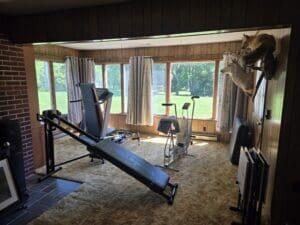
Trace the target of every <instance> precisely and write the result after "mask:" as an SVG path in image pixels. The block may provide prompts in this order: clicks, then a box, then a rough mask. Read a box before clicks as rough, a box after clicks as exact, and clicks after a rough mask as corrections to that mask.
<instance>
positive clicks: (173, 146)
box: [158, 96, 199, 171]
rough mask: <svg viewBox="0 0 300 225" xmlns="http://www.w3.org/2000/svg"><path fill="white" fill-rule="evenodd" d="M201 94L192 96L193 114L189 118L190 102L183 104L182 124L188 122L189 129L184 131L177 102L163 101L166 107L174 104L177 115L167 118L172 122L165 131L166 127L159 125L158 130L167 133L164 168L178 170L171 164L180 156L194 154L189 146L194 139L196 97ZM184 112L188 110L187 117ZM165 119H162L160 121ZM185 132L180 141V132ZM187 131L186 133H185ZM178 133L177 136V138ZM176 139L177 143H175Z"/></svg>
mask: <svg viewBox="0 0 300 225" xmlns="http://www.w3.org/2000/svg"><path fill="white" fill-rule="evenodd" d="M198 98H199V96H192V97H191V99H192V102H193V103H192V105H193V106H192V114H191V118H189V107H190V105H191V104H190V103H189V102H185V103H184V104H183V106H182V120H183V121H182V124H183V123H184V121H185V122H186V123H187V130H184V131H182V130H181V129H182V127H180V123H179V122H178V116H177V106H176V104H175V103H163V104H162V106H165V107H171V106H174V111H175V117H174V116H171V117H168V118H166V120H167V121H168V122H169V123H170V126H169V128H168V130H165V131H163V130H164V129H160V124H159V127H158V131H160V132H163V133H165V134H167V140H166V143H165V146H164V161H163V166H162V167H164V168H169V169H171V170H174V171H178V170H177V169H174V168H171V167H170V166H171V164H172V163H174V162H175V161H176V160H177V159H178V158H179V157H181V156H193V155H190V154H189V153H188V148H189V146H190V144H193V141H192V137H193V134H192V126H193V120H194V112H195V104H196V103H195V99H198ZM184 112H186V117H185V116H184V115H183V114H184ZM163 120H164V119H161V120H160V123H161V122H162V121H163ZM180 132H181V134H182V132H184V134H183V138H182V142H179V141H178V139H179V134H180ZM185 132H186V133H185ZM175 135H176V138H175ZM175 139H176V143H175Z"/></svg>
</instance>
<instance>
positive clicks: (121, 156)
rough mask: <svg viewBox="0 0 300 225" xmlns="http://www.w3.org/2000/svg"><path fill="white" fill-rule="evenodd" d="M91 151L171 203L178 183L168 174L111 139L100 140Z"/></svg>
mask: <svg viewBox="0 0 300 225" xmlns="http://www.w3.org/2000/svg"><path fill="white" fill-rule="evenodd" d="M92 151H93V153H94V154H95V155H97V154H99V156H100V157H103V158H104V159H106V160H108V161H109V162H111V163H112V164H114V165H115V166H117V167H118V168H120V169H121V170H123V171H124V172H126V173H128V174H129V175H131V176H133V177H134V178H135V179H137V180H138V181H140V182H142V183H143V184H145V185H146V186H148V187H149V188H150V189H151V190H152V191H154V192H157V193H159V194H161V195H162V196H164V197H165V198H167V200H168V203H169V204H172V203H173V200H174V197H175V194H176V190H177V187H178V185H177V184H171V183H170V182H169V180H170V176H169V175H168V174H166V173H165V172H164V171H162V170H161V169H160V168H158V167H156V166H154V165H152V164H151V163H149V162H147V161H146V160H144V159H143V158H141V157H139V156H137V155H135V154H134V153H133V152H131V151H129V150H127V149H126V148H124V147H122V146H121V145H119V144H116V143H114V142H112V141H111V140H103V141H100V142H99V143H97V144H96V145H94V146H93V147H92ZM168 188H169V190H167V189H168Z"/></svg>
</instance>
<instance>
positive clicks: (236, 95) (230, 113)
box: [217, 53, 248, 134]
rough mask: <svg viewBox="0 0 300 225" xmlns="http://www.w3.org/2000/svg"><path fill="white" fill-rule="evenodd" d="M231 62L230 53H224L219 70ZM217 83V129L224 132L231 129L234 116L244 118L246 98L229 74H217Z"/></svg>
mask: <svg viewBox="0 0 300 225" xmlns="http://www.w3.org/2000/svg"><path fill="white" fill-rule="evenodd" d="M231 62H232V56H231V54H228V53H225V54H224V58H223V62H222V63H220V70H221V69H223V68H224V67H226V66H227V65H228V64H229V63H231ZM218 83H219V85H218V101H217V104H218V111H217V131H218V132H219V133H223V134H224V133H225V134H226V133H229V132H230V131H231V129H232V125H233V120H234V118H235V117H236V116H239V117H241V118H244V119H246V116H247V103H248V98H247V96H246V95H245V94H244V92H243V91H242V90H241V89H240V88H238V87H237V86H236V85H235V84H234V83H233V81H232V80H231V78H230V76H227V75H223V74H219V82H218Z"/></svg>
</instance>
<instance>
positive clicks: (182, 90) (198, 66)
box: [95, 61, 217, 119]
mask: <svg viewBox="0 0 300 225" xmlns="http://www.w3.org/2000/svg"><path fill="white" fill-rule="evenodd" d="M168 65H170V76H171V77H170V81H168V79H169V78H168V76H167V75H168V74H167V71H168V68H167V66H168ZM103 66H104V67H105V76H103V74H102V71H103ZM129 75H130V65H129V64H128V63H127V64H119V63H115V64H105V65H95V85H96V87H103V86H105V87H106V88H108V89H109V90H110V91H111V92H112V93H113V99H112V106H111V113H116V114H117V113H126V112H127V104H128V82H129ZM121 76H123V77H121ZM214 77H215V62H214V61H205V62H173V63H171V64H167V63H159V62H157V63H154V64H153V68H152V112H153V114H154V115H165V114H166V112H167V110H166V107H163V106H162V103H165V102H167V96H170V100H169V102H171V103H176V105H177V107H178V116H181V107H182V105H183V104H184V103H185V102H192V100H191V96H192V95H199V96H200V99H197V100H196V101H197V103H196V108H195V114H194V118H195V119H212V118H214V116H213V110H214V107H213V106H214V104H216V102H217V99H216V100H215V101H214ZM167 78H168V79H167ZM104 82H105V84H104ZM121 82H123V83H121ZM167 82H170V83H167ZM167 87H170V89H171V92H170V93H169V95H168V93H167V91H168V90H167ZM122 107H123V108H122ZM169 114H170V115H174V108H173V107H171V108H170V109H169Z"/></svg>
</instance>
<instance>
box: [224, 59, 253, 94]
mask: <svg viewBox="0 0 300 225" xmlns="http://www.w3.org/2000/svg"><path fill="white" fill-rule="evenodd" d="M221 73H222V74H224V75H229V76H230V77H231V79H232V81H233V82H234V83H235V84H236V85H237V86H238V87H239V88H241V89H242V90H243V91H244V92H245V93H246V94H247V95H249V96H252V94H253V77H252V76H251V74H249V73H247V72H246V71H245V70H244V69H243V67H242V66H241V65H240V64H239V63H238V61H236V60H233V61H232V62H231V63H229V64H228V65H227V66H226V67H225V68H224V69H222V70H221Z"/></svg>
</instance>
